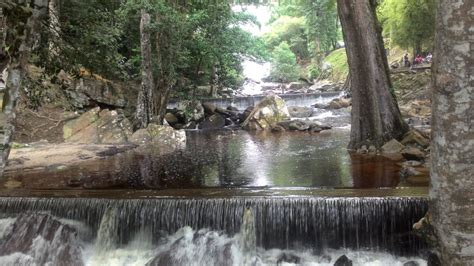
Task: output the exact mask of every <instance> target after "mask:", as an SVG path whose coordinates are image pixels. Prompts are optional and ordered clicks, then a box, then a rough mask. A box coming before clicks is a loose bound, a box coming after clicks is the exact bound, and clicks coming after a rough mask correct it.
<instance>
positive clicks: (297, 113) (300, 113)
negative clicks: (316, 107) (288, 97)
mask: <svg viewBox="0 0 474 266" xmlns="http://www.w3.org/2000/svg"><path fill="white" fill-rule="evenodd" d="M288 111H289V112H290V116H291V117H296V118H306V117H310V116H311V115H312V114H313V108H311V107H300V106H291V107H288Z"/></svg>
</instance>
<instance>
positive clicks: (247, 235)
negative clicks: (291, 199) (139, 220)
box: [0, 209, 427, 266]
mask: <svg viewBox="0 0 474 266" xmlns="http://www.w3.org/2000/svg"><path fill="white" fill-rule="evenodd" d="M117 214H118V213H117V210H116V209H108V210H107V211H106V212H105V214H104V216H103V218H102V221H101V223H100V228H99V229H98V232H97V238H96V240H94V241H90V240H89V241H87V240H85V239H84V235H83V234H85V235H90V232H89V233H84V229H85V228H87V227H86V226H85V225H84V224H82V223H80V222H68V225H69V226H72V227H74V228H77V229H76V230H77V231H78V232H79V233H78V237H79V238H80V239H78V240H79V241H78V242H77V243H76V242H66V243H65V242H61V239H60V238H59V237H60V233H59V232H60V231H61V230H62V226H60V227H59V228H58V231H57V232H56V234H55V237H54V238H53V239H52V240H50V241H48V240H47V239H44V238H42V237H41V236H38V237H36V238H34V240H33V243H32V244H31V246H30V248H29V249H28V251H27V252H26V254H24V253H19V252H16V253H12V254H7V255H5V256H0V265H5V266H8V265H15V266H17V265H20V266H23V265H24V266H27V265H28V266H29V265H36V263H37V262H38V261H41V258H45V257H44V256H48V259H47V260H46V261H48V264H47V265H57V264H56V263H58V261H56V260H55V258H56V257H55V256H56V253H55V252H52V253H51V251H55V250H56V251H57V250H59V249H61V248H64V246H65V245H68V246H69V245H71V246H72V247H74V246H75V247H78V248H79V250H82V261H83V263H84V264H85V265H88V266H108V265H110V266H129V265H132V266H141V265H147V264H148V263H151V265H179V266H180V265H183V266H184V265H186V266H188V265H189V266H201V265H235V266H245V265H256V266H266V265H268V266H270V265H308V266H309V265H311V266H317V265H321V266H332V265H334V263H335V262H336V260H337V259H338V258H339V257H340V256H342V255H346V256H347V257H348V258H349V259H350V260H352V262H353V265H354V266H358V265H360V266H362V265H364V266H386V265H391V266H403V264H404V263H406V262H408V261H416V262H417V263H418V265H420V266H425V265H427V263H426V261H424V260H422V259H420V258H406V257H396V256H393V255H390V254H387V253H379V252H369V251H353V250H345V249H342V250H326V251H325V253H324V254H314V253H313V252H312V251H311V250H281V249H271V250H265V249H262V248H259V247H257V246H256V234H257V232H256V227H255V223H254V221H255V218H254V214H253V211H252V210H251V209H247V210H246V211H245V212H244V215H243V223H242V227H241V232H240V233H238V234H236V235H234V236H228V235H226V234H224V233H222V232H218V231H212V230H208V229H200V230H193V229H192V228H190V227H187V226H186V227H183V228H181V229H179V230H178V231H177V232H176V233H174V234H171V235H168V236H163V237H161V239H160V240H159V241H157V243H155V244H153V243H152V234H151V230H148V229H147V228H143V229H142V230H141V231H140V232H139V233H138V234H137V235H136V236H135V237H134V239H132V241H130V242H129V244H127V245H125V246H120V245H119V244H118V243H117V242H118V240H117V230H118V228H117ZM15 220H16V219H11V218H7V219H0V228H2V231H1V232H0V233H1V234H0V243H1V242H2V239H3V238H5V237H6V236H7V235H8V234H9V233H10V232H12V230H14V228H13V226H12V224H13V223H14V222H15ZM58 220H61V221H63V220H62V219H58ZM66 221H67V220H66ZM89 231H90V229H89ZM81 232H82V233H81ZM0 247H1V245H0ZM0 251H1V250H0ZM58 254H59V253H58ZM79 258H80V257H79ZM283 258H285V259H283Z"/></svg>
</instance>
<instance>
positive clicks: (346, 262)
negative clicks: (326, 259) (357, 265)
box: [334, 255, 352, 266]
mask: <svg viewBox="0 0 474 266" xmlns="http://www.w3.org/2000/svg"><path fill="white" fill-rule="evenodd" d="M334 266H352V260H350V259H349V258H348V257H347V256H346V255H342V256H340V257H339V258H338V259H337V260H336V262H335V263H334Z"/></svg>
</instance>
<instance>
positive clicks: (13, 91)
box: [0, 0, 48, 176]
mask: <svg viewBox="0 0 474 266" xmlns="http://www.w3.org/2000/svg"><path fill="white" fill-rule="evenodd" d="M29 4H31V5H30V6H32V7H34V8H33V10H32V12H31V13H27V12H29V11H27V9H23V8H22V7H24V5H26V4H25V3H23V2H22V3H21V4H20V3H18V2H15V3H14V5H13V6H14V7H13V9H12V10H9V12H7V16H6V20H5V22H6V27H5V30H6V31H7V32H6V37H5V44H6V45H8V47H10V49H11V50H9V54H8V57H7V58H4V62H2V65H5V64H6V65H7V73H8V74H7V78H6V82H5V88H4V89H3V91H0V99H1V106H0V107H1V108H0V141H1V142H0V153H1V156H0V176H1V175H2V174H3V170H4V168H5V165H6V162H7V159H8V155H9V154H10V142H11V138H12V136H13V132H14V129H15V128H14V126H13V122H14V120H15V106H16V101H17V98H18V94H19V92H20V88H21V86H22V81H23V78H24V76H25V67H26V64H27V63H28V59H29V57H30V52H31V49H32V48H33V44H34V42H35V40H36V39H37V37H38V33H39V28H40V26H41V25H40V21H41V19H43V18H44V17H45V15H46V14H47V7H48V1H47V0H33V1H31V2H30V3H29ZM19 32H21V35H18V33H19ZM5 61H7V62H5Z"/></svg>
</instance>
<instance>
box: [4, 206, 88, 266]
mask: <svg viewBox="0 0 474 266" xmlns="http://www.w3.org/2000/svg"><path fill="white" fill-rule="evenodd" d="M10 220H11V222H10V223H9V224H8V225H7V226H5V224H3V225H4V227H3V228H2V230H1V233H2V234H1V236H2V237H1V241H0V261H2V262H4V263H6V265H71V266H81V265H84V263H83V261H82V246H81V241H80V239H79V238H78V237H77V231H76V230H75V229H74V228H73V227H71V226H69V225H67V224H65V223H63V222H61V221H60V220H59V219H56V218H54V217H52V216H49V215H46V214H21V215H20V216H18V217H16V218H11V219H10ZM3 265H5V264H3Z"/></svg>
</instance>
